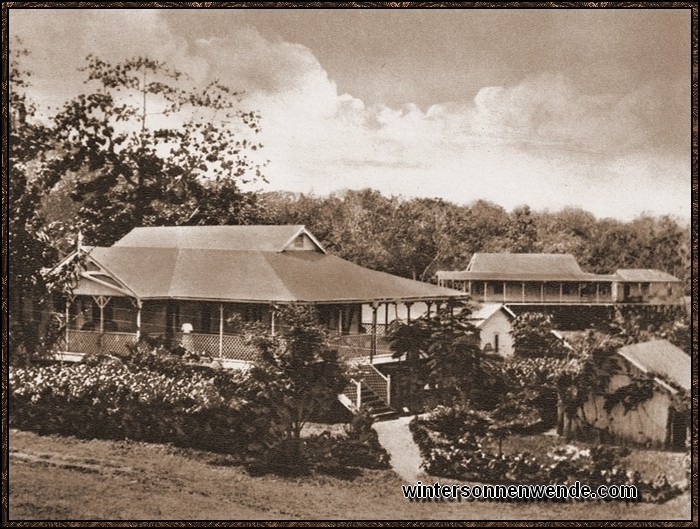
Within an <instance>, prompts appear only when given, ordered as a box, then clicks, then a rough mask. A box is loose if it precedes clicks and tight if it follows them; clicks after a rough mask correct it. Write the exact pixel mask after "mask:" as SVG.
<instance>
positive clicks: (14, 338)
mask: <svg viewBox="0 0 700 529" xmlns="http://www.w3.org/2000/svg"><path fill="white" fill-rule="evenodd" d="M15 44H16V46H13V48H12V50H11V56H10V75H9V88H10V90H9V104H10V127H9V138H8V140H9V159H8V162H9V163H8V166H9V171H10V174H9V176H10V177H9V178H8V179H7V181H6V182H7V183H6V185H7V186H8V189H7V191H8V193H7V197H8V209H9V215H8V233H3V236H6V237H7V238H6V239H5V240H8V242H9V244H8V250H9V251H8V254H7V259H8V263H7V264H8V289H7V291H8V294H9V295H8V298H9V299H8V301H9V306H8V311H9V317H10V328H9V331H10V334H9V348H10V357H11V358H12V361H13V362H14V361H20V360H21V358H24V357H26V356H27V355H29V356H31V355H33V354H35V353H40V352H42V350H46V349H48V348H49V347H50V346H51V345H52V340H53V339H54V338H55V337H56V333H51V332H49V330H50V328H51V323H52V321H51V320H50V319H49V314H48V310H49V309H50V305H51V296H52V293H53V292H55V291H57V290H60V289H61V288H62V286H63V284H64V283H66V282H68V281H69V280H71V279H72V278H73V276H72V273H73V269H72V268H71V267H66V268H65V269H63V274H61V275H46V274H44V273H42V270H43V269H44V268H45V267H47V266H48V265H50V264H52V263H56V262H57V261H58V258H59V255H60V253H59V249H60V247H61V243H62V242H63V241H62V240H61V239H62V235H63V233H62V228H61V227H60V226H57V225H55V224H50V223H47V222H46V219H45V218H44V215H43V214H42V201H43V200H45V199H46V197H48V195H49V193H50V192H51V189H52V188H53V186H54V185H55V183H56V173H55V172H54V171H52V166H51V163H52V151H53V149H54V148H55V144H54V141H53V134H52V132H51V129H50V128H49V126H47V124H45V123H43V122H42V121H41V120H39V119H38V117H37V113H36V107H35V105H34V104H33V103H32V101H31V98H30V97H29V95H28V93H27V89H28V88H29V87H30V81H29V78H30V76H31V74H30V72H28V71H27V70H24V69H23V68H22V66H21V59H22V57H24V56H26V55H27V54H28V52H27V51H26V50H24V49H22V48H21V43H20V42H19V41H17V42H16V43H15ZM54 330H55V329H54Z"/></svg>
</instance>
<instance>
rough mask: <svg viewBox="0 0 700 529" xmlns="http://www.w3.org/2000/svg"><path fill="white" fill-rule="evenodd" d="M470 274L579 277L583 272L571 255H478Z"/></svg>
mask: <svg viewBox="0 0 700 529" xmlns="http://www.w3.org/2000/svg"><path fill="white" fill-rule="evenodd" d="M467 271H468V272H485V273H508V274H521V275H532V274H545V273H546V274H552V275H557V276H579V275H581V274H583V270H581V267H580V266H579V265H578V263H577V262H576V258H575V257H574V256H573V255H571V254H552V253H476V254H474V256H473V257H472V260H471V261H470V262H469V266H468V267H467Z"/></svg>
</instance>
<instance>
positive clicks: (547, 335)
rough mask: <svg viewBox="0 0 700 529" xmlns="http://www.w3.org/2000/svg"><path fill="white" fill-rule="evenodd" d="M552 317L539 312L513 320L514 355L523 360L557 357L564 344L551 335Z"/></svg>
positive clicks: (525, 314) (526, 313)
mask: <svg viewBox="0 0 700 529" xmlns="http://www.w3.org/2000/svg"><path fill="white" fill-rule="evenodd" d="M553 329H554V327H553V324H552V316H551V315H550V314H545V313H541V312H524V313H522V314H519V315H518V316H517V317H516V318H515V319H514V320H513V324H512V329H511V336H513V348H514V350H515V354H516V355H518V356H520V357H523V358H537V357H541V356H557V355H560V354H561V353H562V352H563V351H564V344H563V343H562V342H561V341H560V340H559V339H558V338H557V337H556V336H555V335H554V334H553V333H552V330H553Z"/></svg>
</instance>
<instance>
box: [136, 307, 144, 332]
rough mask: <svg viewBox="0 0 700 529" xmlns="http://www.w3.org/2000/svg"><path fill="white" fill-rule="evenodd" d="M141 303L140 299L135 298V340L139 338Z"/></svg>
mask: <svg viewBox="0 0 700 529" xmlns="http://www.w3.org/2000/svg"><path fill="white" fill-rule="evenodd" d="M142 306H143V303H142V302H141V300H140V299H137V300H136V341H137V342H138V341H139V340H140V339H141V307H142Z"/></svg>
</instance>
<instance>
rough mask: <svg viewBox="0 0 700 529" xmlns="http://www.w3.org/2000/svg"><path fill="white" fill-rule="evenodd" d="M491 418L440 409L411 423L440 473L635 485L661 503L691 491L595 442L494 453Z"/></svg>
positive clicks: (503, 480) (430, 468) (502, 480)
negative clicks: (646, 473) (489, 444)
mask: <svg viewBox="0 0 700 529" xmlns="http://www.w3.org/2000/svg"><path fill="white" fill-rule="evenodd" d="M488 424H489V420H488V418H487V419H484V418H483V417H482V415H481V414H475V412H473V411H471V410H468V409H464V408H462V409H459V408H457V409H452V410H449V409H442V408H441V409H438V410H436V411H435V412H434V413H431V414H428V415H427V416H426V417H425V418H416V419H414V420H413V421H412V422H411V423H410V425H409V426H410V428H411V431H412V433H413V437H414V439H415V441H416V443H417V444H418V446H419V448H420V450H421V455H422V457H423V466H424V467H425V469H426V471H427V472H428V473H430V474H431V475H434V476H444V477H448V478H453V479H459V480H463V481H464V480H472V481H478V482H479V483H488V484H543V483H552V484H572V483H573V482H574V481H577V480H578V481H580V482H581V483H585V484H587V485H589V486H591V487H597V486H599V485H635V486H636V487H637V489H638V491H639V494H640V498H639V499H640V500H641V501H647V502H661V501H666V500H668V499H671V498H673V497H675V496H677V495H678V494H680V493H682V492H683V491H684V490H686V489H687V487H688V484H687V483H670V482H669V480H668V479H667V478H665V477H664V476H661V477H660V478H657V479H655V480H646V479H642V477H641V475H640V474H639V473H638V472H634V471H631V470H629V469H628V468H627V467H626V466H625V465H624V463H623V460H622V458H623V456H624V455H625V451H624V450H623V449H618V448H614V447H605V446H594V447H592V448H590V449H586V450H579V449H575V448H574V447H571V448H574V449H573V450H566V449H553V450H552V451H551V452H550V453H548V454H546V455H545V454H538V455H537V456H535V455H533V454H529V453H526V452H516V453H511V454H504V453H501V452H500V450H499V453H497V454H496V453H493V452H491V451H490V450H488V449H487V448H485V444H484V441H485V440H486V436H487V435H488V433H489V426H488Z"/></svg>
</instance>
